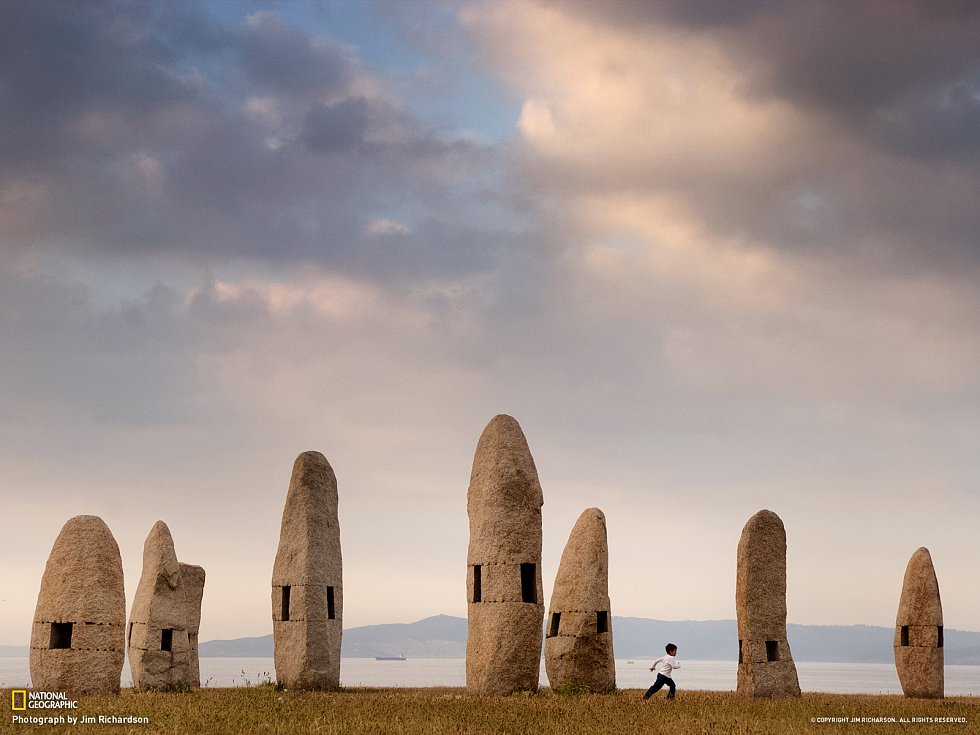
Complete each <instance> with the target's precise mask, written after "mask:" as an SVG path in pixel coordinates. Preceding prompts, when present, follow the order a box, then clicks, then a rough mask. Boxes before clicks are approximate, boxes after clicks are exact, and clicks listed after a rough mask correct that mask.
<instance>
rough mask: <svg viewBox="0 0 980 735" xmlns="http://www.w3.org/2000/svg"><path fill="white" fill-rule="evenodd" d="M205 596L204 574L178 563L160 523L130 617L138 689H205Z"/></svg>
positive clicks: (146, 547)
mask: <svg viewBox="0 0 980 735" xmlns="http://www.w3.org/2000/svg"><path fill="white" fill-rule="evenodd" d="M203 595H204V569H203V568H201V567H198V566H193V565H191V564H181V563H180V562H179V561H177V552H176V551H175V549H174V540H173V536H172V535H171V534H170V529H169V528H168V527H167V524H166V523H164V522H163V521H157V522H156V523H155V524H154V525H153V528H152V529H150V533H149V535H148V536H147V537H146V541H145V542H144V544H143V572H142V574H141V576H140V581H139V585H138V586H137V588H136V596H135V598H134V599H133V608H132V611H131V612H130V615H129V628H128V647H129V668H130V671H131V672H132V675H133V686H134V687H136V688H137V689H144V690H155V691H168V690H181V689H190V688H194V687H198V686H200V685H201V676H200V662H199V660H198V655H197V633H198V629H199V627H200V624H201V599H202V597H203ZM167 631H169V633H166V632H167ZM165 635H169V642H168V643H165Z"/></svg>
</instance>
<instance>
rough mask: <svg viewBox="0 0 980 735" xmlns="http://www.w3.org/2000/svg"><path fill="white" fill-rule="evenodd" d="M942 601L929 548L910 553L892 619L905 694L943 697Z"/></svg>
mask: <svg viewBox="0 0 980 735" xmlns="http://www.w3.org/2000/svg"><path fill="white" fill-rule="evenodd" d="M943 663H944V655H943V603H942V600H940V598H939V580H937V579H936V570H935V567H933V565H932V555H931V554H930V553H929V549H927V548H925V547H921V548H919V549H917V550H916V552H915V553H914V554H912V558H911V559H909V563H908V566H907V567H906V568H905V579H904V581H903V582H902V596H901V597H900V598H899V600H898V615H897V616H896V618H895V668H896V669H897V670H898V680H899V681H900V682H901V683H902V691H903V692H905V696H906V697H918V698H923V699H942V698H943V696H944V695H945V681H944V672H943Z"/></svg>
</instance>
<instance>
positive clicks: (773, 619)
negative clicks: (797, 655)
mask: <svg viewBox="0 0 980 735" xmlns="http://www.w3.org/2000/svg"><path fill="white" fill-rule="evenodd" d="M735 611H736V617H737V619H738V638H739V663H738V683H737V692H738V693H739V694H740V695H742V696H747V697H798V696H800V682H799V678H798V677H797V673H796V664H795V663H794V662H793V655H792V653H791V652H790V648H789V643H788V641H787V640H786V530H785V528H784V527H783V522H782V520H780V518H779V516H778V515H776V514H775V513H773V512H772V511H770V510H760V511H759V512H758V513H756V514H755V515H754V516H752V517H751V518H750V519H749V520H748V523H746V524H745V527H744V528H743V529H742V536H741V538H740V539H739V542H738V561H737V567H736V579H735Z"/></svg>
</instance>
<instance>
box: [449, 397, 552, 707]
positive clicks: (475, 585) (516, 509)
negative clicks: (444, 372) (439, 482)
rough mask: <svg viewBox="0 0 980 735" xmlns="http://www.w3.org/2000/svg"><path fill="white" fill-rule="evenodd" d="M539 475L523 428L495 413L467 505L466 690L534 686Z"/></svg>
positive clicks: (540, 611) (539, 611)
mask: <svg viewBox="0 0 980 735" xmlns="http://www.w3.org/2000/svg"><path fill="white" fill-rule="evenodd" d="M543 504H544V498H543V496H542V493H541V485H540V484H539V482H538V472H537V470H536V469H535V467H534V460H533V459H532V458H531V451H530V449H528V446H527V440H526V439H525V438H524V432H523V431H521V427H520V425H519V424H518V423H517V421H515V420H514V419H513V418H511V417H510V416H504V415H500V416H495V417H494V418H493V419H492V420H491V421H490V423H489V424H487V427H486V428H485V429H484V430H483V434H482V435H481V436H480V441H479V442H478V443H477V447H476V454H475V455H474V457H473V471H472V474H471V475H470V486H469V492H468V493H467V497H466V510H467V514H468V515H469V520H470V545H469V551H468V553H467V562H466V563H467V580H466V591H467V602H468V605H467V617H468V620H469V628H468V634H467V638H466V688H467V689H468V690H469V691H470V692H473V693H477V694H511V693H513V692H516V691H537V688H538V673H539V670H540V662H541V633H542V631H541V626H542V622H543V618H544V602H543V594H542V587H541V506H542V505H543Z"/></svg>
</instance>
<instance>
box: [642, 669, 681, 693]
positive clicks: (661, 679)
mask: <svg viewBox="0 0 980 735" xmlns="http://www.w3.org/2000/svg"><path fill="white" fill-rule="evenodd" d="M664 686H668V687H670V691H669V692H667V699H673V698H674V692H676V691H677V687H676V686H674V680H673V679H671V678H670V677H669V676H664V675H663V674H657V680H656V681H655V682H654V683H653V686H652V687H650V688H649V689H647V693H646V694H644V695H643V698H644V699H650V697H652V696H653V695H654V694H656V693H657V692H659V691H660V690H661V689H663V688H664Z"/></svg>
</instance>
